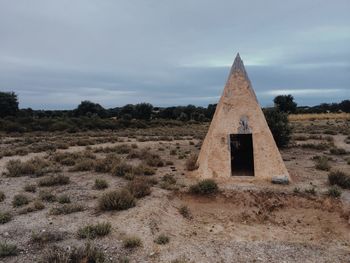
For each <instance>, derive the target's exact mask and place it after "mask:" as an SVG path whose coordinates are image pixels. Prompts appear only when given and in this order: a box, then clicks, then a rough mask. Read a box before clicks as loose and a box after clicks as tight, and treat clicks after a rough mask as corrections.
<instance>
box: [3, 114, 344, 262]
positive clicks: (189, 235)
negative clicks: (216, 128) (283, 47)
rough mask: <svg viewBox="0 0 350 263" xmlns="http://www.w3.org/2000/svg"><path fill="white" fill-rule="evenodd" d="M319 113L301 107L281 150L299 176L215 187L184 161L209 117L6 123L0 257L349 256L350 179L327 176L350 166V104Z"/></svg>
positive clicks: (49, 259) (179, 259)
mask: <svg viewBox="0 0 350 263" xmlns="http://www.w3.org/2000/svg"><path fill="white" fill-rule="evenodd" d="M337 116H339V115H337ZM309 117H310V116H309ZM309 117H308V118H306V117H305V118H294V117H293V116H292V117H291V120H292V125H293V127H294V129H293V137H292V142H291V143H290V147H288V148H286V149H283V150H281V153H282V156H283V159H284V161H285V163H286V166H287V168H288V171H289V173H290V175H291V178H292V180H293V183H292V184H290V185H288V186H281V185H273V184H271V183H270V182H267V181H263V182H254V181H253V180H252V179H251V178H243V179H242V178H239V179H234V180H232V181H231V180H230V181H219V182H217V183H218V185H219V192H217V193H214V194H211V195H198V194H193V193H191V192H190V191H189V188H190V186H191V185H193V184H195V183H196V179H195V178H193V177H192V176H191V172H189V171H187V170H186V162H187V160H188V159H189V158H190V157H191V156H192V155H193V154H197V153H198V151H199V149H200V144H201V141H202V139H203V138H204V136H205V134H206V131H207V129H208V123H205V124H191V125H187V126H179V127H173V128H167V127H166V126H165V127H159V128H149V129H138V130H137V129H128V130H122V131H118V132H113V133H112V132H105V131H104V132H81V133H64V132H62V133H48V132H47V133H44V132H43V133H27V134H23V135H18V134H17V135H16V134H10V135H8V134H3V135H1V141H0V156H1V159H0V174H2V175H1V177H0V243H1V244H5V243H6V244H7V245H8V247H4V246H3V247H1V246H0V262H13V263H14V262H68V260H67V258H66V257H67V255H69V254H71V255H73V254H74V255H80V256H76V258H78V259H77V260H76V261H72V260H71V261H69V262H173V263H175V262H178V263H179V262H350V190H349V189H341V188H340V187H338V188H335V187H331V186H330V184H329V182H328V175H329V173H330V172H335V171H342V172H344V173H345V174H350V121H349V116H347V117H346V118H343V117H340V118H318V117H316V118H314V119H312V121H308V120H310V119H309ZM15 160H18V161H15ZM121 189H124V190H123V191H124V192H121V193H120V192H118V191H119V190H121ZM330 189H331V191H330ZM335 189H336V190H335ZM115 190H117V192H115ZM111 191H114V192H113V193H111ZM125 191H128V193H129V194H130V193H131V194H130V196H129V195H128V194H125ZM108 193H109V195H108ZM2 194H3V196H2ZM338 194H340V196H337V195H338ZM121 195H122V196H123V198H120V196H121ZM125 196H128V198H126V197H125ZM118 198H119V199H118ZM112 209H114V210H112ZM97 224H99V225H97ZM88 225H89V226H88ZM86 226H88V227H86ZM86 244H88V249H86V250H85V251H83V249H80V250H78V251H77V250H75V248H78V249H79V248H84V247H85V246H86ZM9 245H15V246H16V249H15V248H14V247H13V248H11V247H9ZM93 248H95V249H93ZM87 250H88V252H89V253H88V252H87ZM6 252H8V253H9V254H11V252H12V253H13V254H15V255H13V256H7V257H3V258H1V255H2V254H1V253H4V254H3V255H5V253H6ZM87 254H89V255H90V258H87V257H86V255H87ZM102 254H103V255H102ZM57 258H60V259H61V261H59V260H57ZM92 258H94V260H95V261H93V260H92ZM97 258H99V259H100V261H98V260H97ZM102 258H104V261H101V259H102ZM55 259H56V260H57V261H54V260H55ZM71 259H72V258H71ZM65 260H66V261H65ZM88 260H90V261H88Z"/></svg>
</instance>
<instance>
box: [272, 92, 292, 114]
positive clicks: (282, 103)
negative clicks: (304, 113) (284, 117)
mask: <svg viewBox="0 0 350 263" xmlns="http://www.w3.org/2000/svg"><path fill="white" fill-rule="evenodd" d="M273 102H274V103H275V106H276V107H277V108H278V109H279V110H280V111H282V112H286V113H295V111H296V109H297V104H296V103H295V102H294V97H293V96H292V95H279V96H277V97H275V98H274V100H273Z"/></svg>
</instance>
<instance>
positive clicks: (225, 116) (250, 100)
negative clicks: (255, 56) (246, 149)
mask: <svg viewBox="0 0 350 263" xmlns="http://www.w3.org/2000/svg"><path fill="white" fill-rule="evenodd" d="M242 133H251V134H252V139H253V156H254V177H253V178H254V179H266V180H271V179H272V176H273V175H275V176H286V177H288V179H289V181H290V178H289V175H288V171H287V169H286V166H285V165H284V162H283V160H282V158H281V155H280V153H279V151H278V148H277V146H276V143H275V141H274V139H273V137H272V134H271V131H270V129H269V127H268V125H267V122H266V120H265V116H264V114H263V112H262V110H261V107H260V105H259V103H258V101H257V98H256V95H255V92H254V90H253V88H252V85H251V82H250V80H249V78H248V75H247V72H246V70H245V68H244V65H243V61H242V60H241V58H240V56H239V54H237V57H236V59H235V61H234V63H233V65H232V68H231V70H230V73H229V76H228V79H227V82H226V85H225V88H224V91H223V93H222V96H221V98H220V101H219V102H218V105H217V107H216V111H215V114H214V117H213V120H212V122H211V124H210V127H209V130H208V133H207V135H206V137H205V139H204V141H203V144H202V148H201V151H200V153H199V156H198V160H197V164H198V166H199V168H198V169H197V171H196V172H194V174H195V175H197V176H198V177H201V178H233V177H231V153H230V134H242ZM250 179H252V177H250Z"/></svg>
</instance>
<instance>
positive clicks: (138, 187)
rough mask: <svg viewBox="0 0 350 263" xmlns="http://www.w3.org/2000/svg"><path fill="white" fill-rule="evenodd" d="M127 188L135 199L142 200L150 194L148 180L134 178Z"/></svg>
mask: <svg viewBox="0 0 350 263" xmlns="http://www.w3.org/2000/svg"><path fill="white" fill-rule="evenodd" d="M127 188H128V189H129V191H130V193H131V194H132V195H133V196H135V197H136V198H142V197H145V196H146V195H149V194H151V187H150V184H149V182H148V180H146V179H143V178H136V179H134V180H132V181H131V182H130V183H129V184H128V186H127Z"/></svg>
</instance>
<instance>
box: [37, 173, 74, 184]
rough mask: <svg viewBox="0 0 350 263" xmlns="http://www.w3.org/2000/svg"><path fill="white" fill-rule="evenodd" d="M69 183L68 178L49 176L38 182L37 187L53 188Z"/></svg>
mask: <svg viewBox="0 0 350 263" xmlns="http://www.w3.org/2000/svg"><path fill="white" fill-rule="evenodd" d="M69 181H70V179H69V177H68V176H64V175H62V174H59V175H55V176H54V175H51V176H48V177H45V178H42V179H40V180H39V182H38V184H39V186H55V185H65V184H68V183H69Z"/></svg>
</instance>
